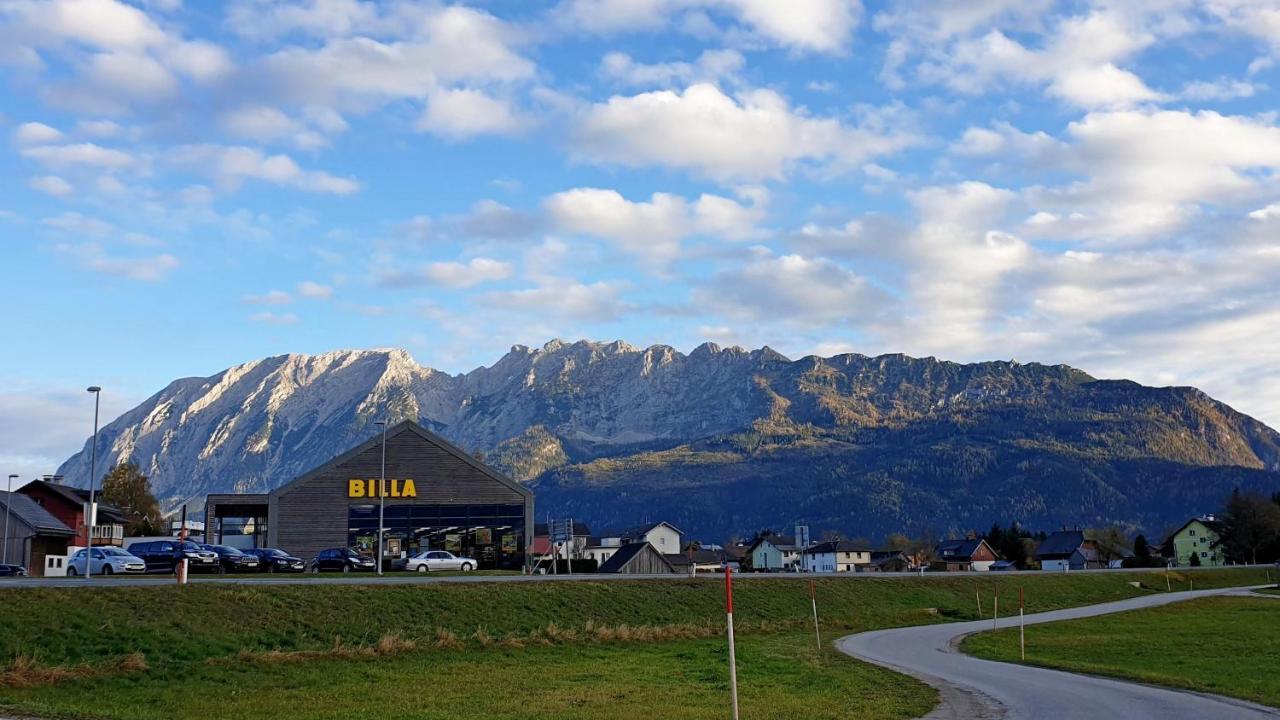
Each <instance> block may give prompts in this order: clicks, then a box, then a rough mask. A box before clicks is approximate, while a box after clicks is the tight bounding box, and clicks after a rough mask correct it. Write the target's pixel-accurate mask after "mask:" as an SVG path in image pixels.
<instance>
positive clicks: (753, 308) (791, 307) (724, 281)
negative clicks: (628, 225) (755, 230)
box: [694, 249, 891, 326]
mask: <svg viewBox="0 0 1280 720" xmlns="http://www.w3.org/2000/svg"><path fill="white" fill-rule="evenodd" d="M694 303H695V305H696V306H697V307H698V309H700V310H704V311H705V310H712V311H714V312H717V313H719V314H721V315H723V316H726V317H729V318H732V319H735V320H741V321H751V322H762V321H766V322H781V323H785V324H788V325H793V326H797V325H798V326H818V325H825V324H828V323H842V322H865V321H867V320H869V319H871V318H874V317H876V316H877V315H879V314H881V313H883V312H885V311H886V310H887V309H888V307H889V305H891V300H890V298H889V297H888V296H887V295H886V294H884V293H883V292H882V291H880V290H879V289H877V288H876V287H875V286H874V285H872V284H871V283H870V282H869V281H868V280H867V279H866V278H864V277H860V276H859V275H857V274H856V273H854V272H853V271H851V270H849V269H848V268H845V267H843V266H841V265H839V264H837V263H835V262H832V261H830V260H826V259H823V258H806V257H804V256H801V255H796V254H792V255H774V254H773V253H772V252H770V251H768V250H763V249H760V250H758V251H757V252H756V253H755V257H754V258H752V259H751V260H750V261H748V262H747V263H745V264H744V265H742V266H741V267H737V268H734V269H732V270H729V271H726V272H723V273H721V274H719V275H717V276H716V277H715V278H714V279H713V280H712V281H711V283H710V284H709V285H708V286H706V287H703V288H699V289H697V290H696V291H695V292H694Z"/></svg>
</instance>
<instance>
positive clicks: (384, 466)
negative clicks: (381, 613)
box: [376, 420, 387, 575]
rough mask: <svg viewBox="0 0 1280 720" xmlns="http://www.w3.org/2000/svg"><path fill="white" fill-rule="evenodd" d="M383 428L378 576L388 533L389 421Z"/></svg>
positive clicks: (379, 499) (384, 422)
mask: <svg viewBox="0 0 1280 720" xmlns="http://www.w3.org/2000/svg"><path fill="white" fill-rule="evenodd" d="M376 424H377V425H380V426H382V473H381V474H380V475H379V476H378V575H382V543H383V540H382V536H383V534H384V533H386V528H384V527H383V520H382V518H383V511H384V510H386V507H387V489H386V487H385V485H386V483H387V421H386V420H379V421H378V422H377V423H376Z"/></svg>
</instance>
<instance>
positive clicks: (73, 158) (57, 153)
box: [22, 143, 135, 170]
mask: <svg viewBox="0 0 1280 720" xmlns="http://www.w3.org/2000/svg"><path fill="white" fill-rule="evenodd" d="M22 155H23V157H28V158H31V159H32V160H35V161H36V162H39V163H41V164H43V165H47V166H49V167H55V168H62V167H73V166H77V165H84V166H88V167H96V168H102V169H106V170H123V169H126V168H129V167H131V166H132V165H133V164H134V163H135V160H134V157H133V156H132V155H130V154H128V153H126V152H123V151H121V150H116V149H114V148H104V147H102V146H100V145H95V144H93V143H76V144H72V145H41V146H38V147H29V148H24V149H23V150H22Z"/></svg>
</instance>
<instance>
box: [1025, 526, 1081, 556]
mask: <svg viewBox="0 0 1280 720" xmlns="http://www.w3.org/2000/svg"><path fill="white" fill-rule="evenodd" d="M1084 540H1085V539H1084V531H1082V530H1059V531H1057V532H1055V533H1053V534H1051V535H1049V537H1047V538H1045V539H1044V541H1043V542H1041V543H1040V547H1039V548H1037V549H1036V558H1038V559H1040V560H1056V559H1060V558H1065V557H1071V554H1072V553H1074V552H1075V551H1076V550H1079V549H1080V546H1081V545H1084Z"/></svg>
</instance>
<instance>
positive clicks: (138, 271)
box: [57, 243, 180, 282]
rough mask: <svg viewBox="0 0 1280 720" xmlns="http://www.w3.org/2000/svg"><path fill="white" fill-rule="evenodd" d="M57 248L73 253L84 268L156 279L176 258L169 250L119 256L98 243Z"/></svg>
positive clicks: (168, 270) (170, 268)
mask: <svg viewBox="0 0 1280 720" xmlns="http://www.w3.org/2000/svg"><path fill="white" fill-rule="evenodd" d="M57 250H58V251H59V252H61V253H63V254H65V255H67V256H69V257H72V258H73V259H75V260H76V262H77V263H79V264H80V266H81V267H84V268H85V269H88V270H92V271H94V272H99V273H102V274H104V275H114V276H116V277H123V278H127V279H130V280H140V281H143V282H159V281H161V280H164V279H165V278H167V277H168V276H169V273H171V272H173V271H174V270H176V269H177V268H178V266H179V265H180V263H179V262H178V258H176V257H174V256H173V255H170V254H168V253H162V254H160V255H153V256H142V257H119V256H114V255H110V254H108V253H107V251H106V249H104V248H103V247H102V246H101V245H99V244H97V243H81V244H65V245H59V246H58V247H57Z"/></svg>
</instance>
